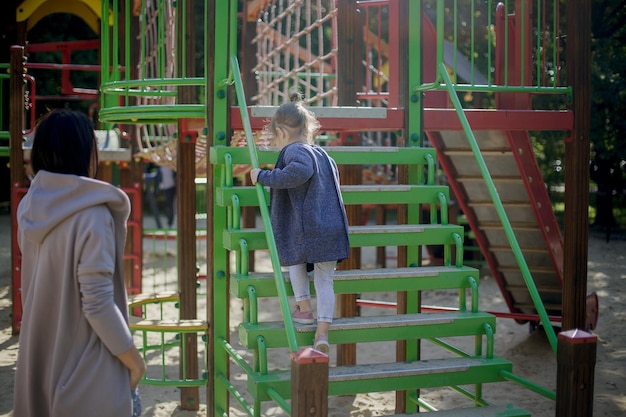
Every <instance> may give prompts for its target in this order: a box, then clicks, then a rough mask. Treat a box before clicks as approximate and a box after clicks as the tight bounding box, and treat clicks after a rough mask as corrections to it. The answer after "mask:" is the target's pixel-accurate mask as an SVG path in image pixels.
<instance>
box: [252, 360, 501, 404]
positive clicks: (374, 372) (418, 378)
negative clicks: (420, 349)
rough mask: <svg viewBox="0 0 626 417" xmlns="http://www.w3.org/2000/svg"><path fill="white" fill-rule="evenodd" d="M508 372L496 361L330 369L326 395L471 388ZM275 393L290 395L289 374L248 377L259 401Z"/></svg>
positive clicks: (496, 379)
mask: <svg viewBox="0 0 626 417" xmlns="http://www.w3.org/2000/svg"><path fill="white" fill-rule="evenodd" d="M503 370H504V371H508V372H511V370H512V365H511V362H510V361H508V360H506V359H502V358H499V357H493V358H490V359H487V358H485V357H472V358H447V359H430V360H427V361H415V362H392V363H382V364H373V365H353V366H338V367H331V368H330V369H329V375H328V395H329V396H335V395H351V394H359V393H367V392H379V391H404V390H415V389H420V388H434V387H446V386H455V385H474V384H485V383H490V382H500V381H504V379H503V378H502V377H501V376H500V372H501V371H503ZM268 388H272V389H274V390H275V391H276V392H277V393H278V395H280V396H281V397H283V398H289V397H290V395H291V370H278V371H271V372H269V373H268V374H264V375H261V374H258V373H253V374H249V375H248V392H249V393H250V394H251V395H252V396H253V397H254V398H257V399H259V400H260V401H268V400H270V398H269V397H268V396H267V394H265V391H266V390H267V389H268Z"/></svg>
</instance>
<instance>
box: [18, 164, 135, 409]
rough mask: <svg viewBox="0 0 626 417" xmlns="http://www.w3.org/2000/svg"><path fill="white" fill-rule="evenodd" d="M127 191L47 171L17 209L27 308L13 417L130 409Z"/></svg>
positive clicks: (23, 286)
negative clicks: (122, 356) (126, 363)
mask: <svg viewBox="0 0 626 417" xmlns="http://www.w3.org/2000/svg"><path fill="white" fill-rule="evenodd" d="M129 213H130V203H129V200H128V197H127V196H126V194H125V193H124V192H123V191H121V190H119V189H118V188H116V187H114V186H112V185H110V184H107V183H105V182H102V181H98V180H93V179H90V178H86V177H79V176H75V175H62V174H54V173H50V172H46V171H40V172H38V173H37V175H36V176H35V178H34V179H33V181H32V183H31V186H30V189H29V191H28V193H27V194H26V195H25V196H24V198H23V200H22V201H21V202H20V205H19V208H18V214H17V215H18V243H19V247H20V250H21V252H22V305H23V316H22V324H21V330H20V344H19V354H18V361H17V370H16V374H15V397H14V416H15V417H48V416H50V417H71V416H77V417H78V416H92V417H96V416H98V417H100V416H101V417H125V416H130V415H131V400H130V380H129V374H128V370H127V369H126V368H125V367H124V366H123V365H122V363H121V362H120V361H119V360H118V359H117V357H116V355H119V354H121V353H123V352H125V351H127V350H128V349H130V347H131V346H132V343H133V340H132V336H131V334H130V331H129V329H128V314H127V307H126V305H127V299H126V289H125V284H124V277H123V253H124V244H125V240H126V220H127V219H128V215H129Z"/></svg>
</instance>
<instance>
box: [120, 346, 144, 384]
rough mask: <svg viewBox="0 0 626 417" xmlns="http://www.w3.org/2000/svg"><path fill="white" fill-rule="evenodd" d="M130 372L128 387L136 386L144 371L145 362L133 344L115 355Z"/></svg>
mask: <svg viewBox="0 0 626 417" xmlns="http://www.w3.org/2000/svg"><path fill="white" fill-rule="evenodd" d="M117 357H118V358H119V360H120V361H122V363H123V364H124V366H125V367H126V368H128V371H129V373H130V389H131V390H133V389H135V388H137V386H138V385H139V382H140V381H141V378H143V375H144V374H145V373H146V363H145V362H144V360H143V358H142V357H141V354H140V353H139V351H138V350H137V348H136V347H135V346H133V347H131V348H130V349H128V350H127V351H126V352H124V353H122V354H121V355H118V356H117Z"/></svg>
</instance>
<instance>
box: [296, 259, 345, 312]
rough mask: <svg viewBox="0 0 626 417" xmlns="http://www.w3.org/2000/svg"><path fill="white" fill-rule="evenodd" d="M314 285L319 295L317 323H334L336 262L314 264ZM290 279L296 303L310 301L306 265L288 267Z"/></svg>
mask: <svg viewBox="0 0 626 417" xmlns="http://www.w3.org/2000/svg"><path fill="white" fill-rule="evenodd" d="M314 265H315V268H314V269H313V283H314V285H315V293H316V294H317V321H326V322H328V323H332V321H333V315H334V313H335V291H334V290H333V278H334V276H335V267H336V266H337V262H336V261H329V262H319V263H316V264H314ZM287 270H288V271H289V279H290V280H291V287H292V288H293V294H294V296H295V298H296V301H303V300H310V299H311V291H310V287H309V276H308V274H307V272H306V264H300V265H290V266H288V267H287Z"/></svg>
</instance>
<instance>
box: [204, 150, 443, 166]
mask: <svg viewBox="0 0 626 417" xmlns="http://www.w3.org/2000/svg"><path fill="white" fill-rule="evenodd" d="M324 149H325V150H326V152H328V154H329V155H330V156H331V157H332V158H333V159H334V160H335V162H336V163H337V164H338V165H370V164H373V165H386V164H395V165H413V166H415V165H426V155H430V156H432V157H433V158H434V159H436V151H435V149H434V148H418V147H410V148H404V147H395V146H343V147H342V146H326V147H324ZM257 150H258V152H257V154H258V158H259V164H260V165H272V164H274V163H275V162H276V158H277V157H278V149H277V148H275V147H274V148H272V147H268V148H258V149H257ZM226 154H229V155H230V156H231V158H232V162H233V164H250V152H249V150H248V148H244V147H230V146H225V147H213V148H211V149H210V151H209V158H210V161H211V164H215V165H220V164H223V163H224V157H225V155H226Z"/></svg>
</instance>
